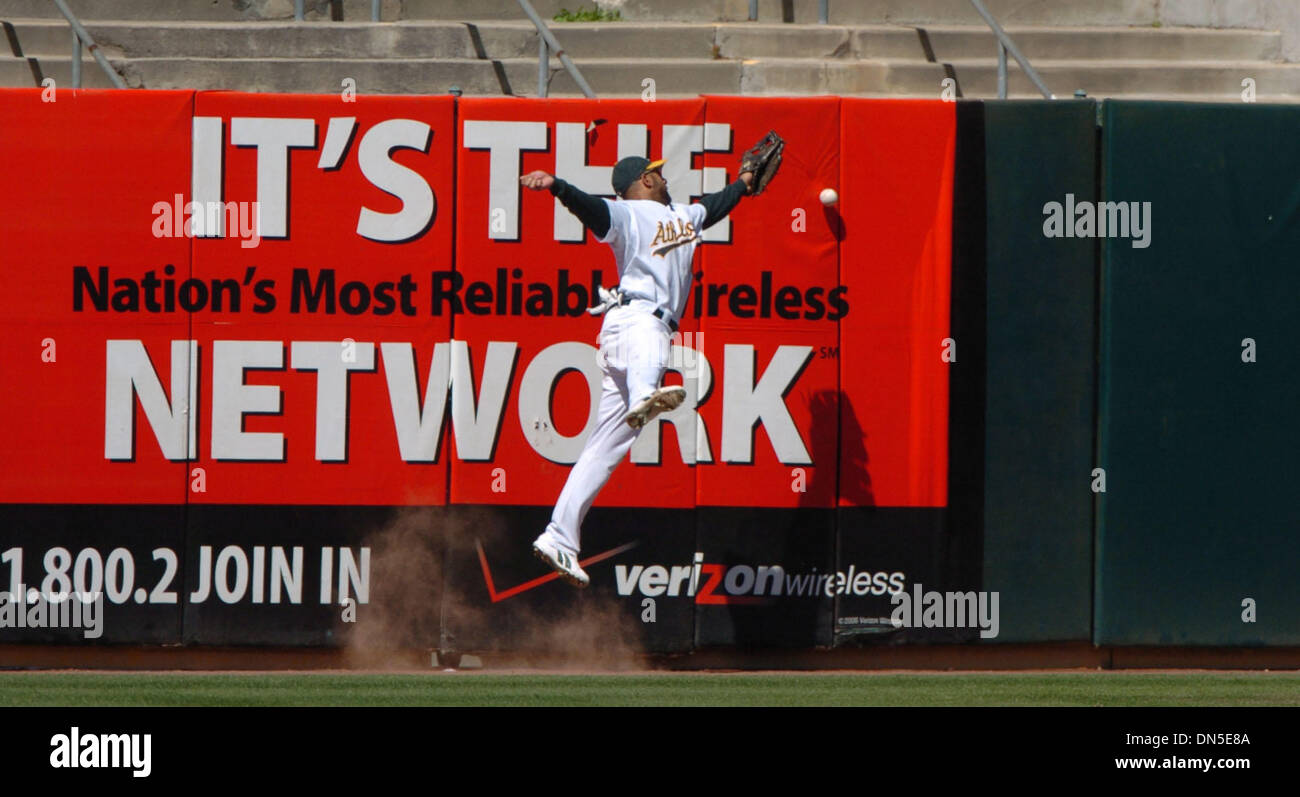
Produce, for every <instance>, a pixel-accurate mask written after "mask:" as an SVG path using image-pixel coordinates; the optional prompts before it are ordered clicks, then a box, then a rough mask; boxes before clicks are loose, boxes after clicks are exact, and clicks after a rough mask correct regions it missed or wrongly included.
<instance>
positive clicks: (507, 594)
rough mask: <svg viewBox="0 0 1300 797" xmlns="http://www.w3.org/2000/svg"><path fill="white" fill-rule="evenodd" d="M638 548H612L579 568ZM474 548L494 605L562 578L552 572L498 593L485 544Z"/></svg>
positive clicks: (480, 543) (584, 560) (625, 546)
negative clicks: (484, 547)
mask: <svg viewBox="0 0 1300 797" xmlns="http://www.w3.org/2000/svg"><path fill="white" fill-rule="evenodd" d="M636 546H637V543H635V542H629V543H625V544H623V545H620V546H618V547H617V548H610V549H609V550H608V551H605V552H604V553H598V554H596V555H595V556H591V557H588V558H586V559H581V560H579V561H578V566H579V567H583V568H585V567H588V566H589V565H594V564H596V563H597V562H603V561H605V560H606V559H610V558H613V557H615V556H618V555H619V554H621V553H623V552H624V551H630V550H632V549H633V548H635V547H636ZM474 547H476V548H477V549H478V562H479V565H480V566H482V568H483V583H484V584H486V585H487V591H488V597H490V598H492V602H493V603H500V602H501V601H503V600H505V599H507V598H513V597H514V596H516V595H518V594H520V593H522V592H527V591H528V590H530V589H536V588H537V587H540V586H541V585H543V584H545V583H547V582H548V581H554V580H555V579H557V578H559V577H560V574H559V573H557V572H555V571H551V572H550V573H547V574H546V575H544V576H540V577H538V578H534V579H533V580H531V581H525V582H524V583H522V584H519V585H517V586H513V587H510V588H509V589H504V590H501V591H500V592H497V588H496V583H495V582H493V580H492V568H491V567H489V566H488V560H487V553H486V552H485V551H484V550H483V543H482V542H481V541H479V540H475V541H474Z"/></svg>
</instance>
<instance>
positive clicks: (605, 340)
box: [547, 199, 707, 558]
mask: <svg viewBox="0 0 1300 797" xmlns="http://www.w3.org/2000/svg"><path fill="white" fill-rule="evenodd" d="M602 201H604V202H605V203H607V204H608V206H609V217H610V224H609V232H608V233H606V235H605V236H604V237H603V238H601V239H600V241H601V243H606V244H609V246H610V248H612V249H613V250H614V260H615V263H616V264H617V265H618V275H619V290H620V291H621V292H622V294H623V296H624V297H625V300H626V301H627V303H626V304H623V305H620V306H617V307H614V308H613V309H611V310H609V311H608V312H607V313H606V314H605V320H604V323H603V324H602V325H601V329H600V336H599V338H598V342H599V344H600V354H599V362H600V367H601V370H602V371H603V372H604V379H603V386H602V392H601V397H600V406H599V408H598V410H597V414H596V428H595V429H594V430H593V431H592V433H591V436H590V437H588V438H587V442H586V444H585V445H584V447H583V449H582V454H581V455H579V457H578V461H577V462H576V463H575V464H574V466H573V469H572V470H571V471H569V478H568V481H566V482H565V484H564V489H563V490H561V492H560V497H559V499H558V500H557V501H556V504H555V511H554V513H553V514H552V515H551V522H550V524H549V525H548V526H547V530H548V531H549V532H550V536H551V538H552V540H553V541H554V542H555V544H556V545H557V546H559V547H561V548H563V549H565V550H567V551H568V552H569V553H570V554H573V555H574V557H575V558H576V556H577V553H578V550H579V547H580V540H581V529H582V521H583V519H584V518H586V516H587V510H589V509H591V504H592V502H593V501H595V500H596V495H597V494H598V493H599V492H600V490H601V488H603V487H604V486H605V483H606V482H607V481H609V477H610V476H611V475H612V474H613V473H614V469H615V468H616V467H618V464H619V463H620V462H622V461H623V458H624V457H625V456H627V453H628V450H629V449H631V448H632V443H633V441H635V440H636V436H637V434H638V433H639V432H640V430H639V429H633V428H632V427H631V426H629V425H628V424H627V423H626V422H625V421H624V418H625V417H626V416H627V414H628V411H629V409H630V408H631V407H632V406H633V405H634V404H636V403H637V402H639V401H641V400H642V399H645V398H647V397H648V396H649V395H650V394H651V393H652V392H653V391H654V390H655V389H656V388H658V387H659V380H661V379H662V378H663V375H664V371H665V369H666V368H667V365H668V359H669V352H670V350H671V343H670V338H671V335H672V332H673V331H674V327H673V326H672V323H673V322H678V321H679V320H680V319H681V316H682V312H683V311H684V310H685V309H686V301H687V298H688V297H689V295H690V288H691V281H692V267H691V260H692V258H693V257H694V255H695V247H696V246H697V245H699V241H700V232H701V231H702V229H703V227H704V220H705V216H706V212H707V211H706V209H705V207H704V206H703V205H701V204H698V203H696V204H691V205H686V204H682V203H680V202H673V203H671V204H668V205H664V204H662V203H660V202H656V201H654V200H650V199H632V200H619V201H611V200H608V199H605V200H602ZM656 312H657V313H658V315H656Z"/></svg>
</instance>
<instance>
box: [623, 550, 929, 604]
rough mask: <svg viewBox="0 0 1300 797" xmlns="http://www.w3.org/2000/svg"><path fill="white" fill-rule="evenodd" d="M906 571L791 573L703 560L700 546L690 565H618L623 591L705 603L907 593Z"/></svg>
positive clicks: (771, 567)
mask: <svg viewBox="0 0 1300 797" xmlns="http://www.w3.org/2000/svg"><path fill="white" fill-rule="evenodd" d="M906 581H907V576H906V574H904V573H903V572H901V571H895V572H892V573H891V572H887V571H883V570H882V571H878V572H873V571H870V570H858V568H857V565H850V566H849V569H848V570H840V571H833V572H827V573H819V572H817V568H813V569H812V570H811V571H809V572H804V573H787V572H786V571H785V568H783V567H782V566H781V565H759V566H757V567H751V566H749V565H743V564H740V565H731V566H730V567H728V566H726V565H723V564H718V563H713V562H706V561H704V554H703V553H702V552H700V551H697V552H696V553H695V557H694V559H693V560H692V562H691V564H689V565H672V566H665V565H648V566H647V565H616V566H615V567H614V582H615V589H616V591H617V592H618V594H619V595H633V594H636V595H644V596H646V597H650V598H657V597H660V596H668V597H688V598H694V599H695V603H697V604H701V605H731V606H737V605H742V606H743V605H761V604H765V603H771V602H773V601H774V600H775V599H777V598H782V597H785V598H817V597H827V598H830V597H834V596H835V595H859V596H861V595H884V594H886V593H888V594H891V595H892V594H895V593H898V592H902V590H903V588H904V585H905V583H906Z"/></svg>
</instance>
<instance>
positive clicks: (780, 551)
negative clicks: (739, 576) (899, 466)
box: [700, 390, 876, 650]
mask: <svg viewBox="0 0 1300 797" xmlns="http://www.w3.org/2000/svg"><path fill="white" fill-rule="evenodd" d="M808 410H809V415H810V417H811V418H812V422H811V426H810V427H809V430H808V437H807V438H805V443H806V444H807V445H808V449H809V453H810V455H811V458H812V461H813V463H814V465H816V467H815V468H813V469H811V470H810V471H809V473H810V476H809V482H808V483H807V485H806V487H807V489H806V490H805V491H804V492H802V493H801V494H800V496H799V499H798V501H797V502H796V506H794V507H791V508H787V509H771V508H759V507H750V508H747V509H734V510H731V511H730V513H729V515H730V516H729V517H727V518H726V520H725V521H723V522H721V523H719V524H717V525H715V526H714V528H713V530H712V532H711V533H710V534H709V536H710V537H712V538H713V539H714V540H716V541H718V542H720V543H722V547H721V551H720V553H721V561H722V563H723V564H724V567H727V568H730V567H732V566H734V565H748V566H750V567H754V568H756V569H757V568H758V567H759V566H763V567H771V566H774V565H779V566H780V567H781V568H783V570H784V572H785V573H786V574H787V575H789V576H791V577H792V578H793V579H794V580H795V582H796V583H797V582H798V581H799V580H800V579H803V578H804V577H806V576H809V575H813V576H814V577H815V576H816V575H823V574H828V573H829V574H834V573H835V572H836V571H837V569H838V568H839V564H838V563H837V562H836V533H837V528H838V526H837V523H838V511H837V509H836V508H835V507H836V502H837V496H839V497H843V498H844V499H845V500H847V501H849V502H851V503H852V504H853V505H855V506H875V503H876V501H875V495H874V493H873V491H872V485H871V476H870V474H869V473H868V468H867V466H868V462H869V460H870V457H869V455H868V452H867V435H866V433H865V432H864V431H863V429H862V426H861V424H860V423H859V421H858V417H857V413H856V412H855V411H854V408H853V404H852V402H851V401H849V400H848V398H847V397H845V396H844V395H843V394H842V393H841V392H840V391H838V390H822V391H818V392H816V393H814V394H813V395H812V397H811V398H810V399H809V401H808ZM837 463H838V465H839V467H838V468H837V467H836V465H837ZM828 481H829V482H830V483H829V484H827V482H828ZM828 496H829V500H828ZM718 519H719V520H721V518H718ZM765 597H767V598H770V599H771V600H770V601H769V602H767V603H765V604H762V605H757V606H755V605H746V604H739V605H729V606H727V607H726V610H727V611H726V620H725V621H723V622H721V623H717V622H716V621H710V620H709V619H708V613H707V612H705V613H704V614H703V615H702V617H701V619H702V622H703V623H704V624H705V627H704V628H702V629H701V633H700V641H701V642H702V643H704V644H705V645H708V644H734V645H736V646H737V647H740V648H745V649H751V650H753V649H759V648H808V647H824V646H828V645H830V644H831V643H832V629H833V627H834V625H833V624H834V613H835V598H834V597H828V596H826V595H824V594H819V595H816V596H813V595H811V594H809V593H807V592H805V593H803V594H801V595H800V594H791V590H790V589H789V587H788V586H787V583H786V582H783V584H782V594H781V596H780V597H773V596H771V595H770V594H768V595H766V596H765Z"/></svg>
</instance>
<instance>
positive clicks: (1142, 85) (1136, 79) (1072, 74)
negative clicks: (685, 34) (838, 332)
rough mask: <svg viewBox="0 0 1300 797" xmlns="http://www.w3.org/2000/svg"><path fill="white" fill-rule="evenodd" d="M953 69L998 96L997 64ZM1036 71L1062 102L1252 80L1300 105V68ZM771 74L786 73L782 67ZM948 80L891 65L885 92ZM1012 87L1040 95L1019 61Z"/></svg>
mask: <svg viewBox="0 0 1300 797" xmlns="http://www.w3.org/2000/svg"><path fill="white" fill-rule="evenodd" d="M951 67H952V69H953V74H954V75H955V77H956V80H957V86H958V87H959V88H960V89H961V93H962V95H963V96H966V97H984V98H989V97H996V96H997V67H996V65H990V64H988V63H984V62H964V61H957V62H954V63H952V64H951ZM751 68H754V67H751ZM1034 68H1035V69H1036V70H1038V72H1039V74H1040V75H1041V76H1042V78H1043V81H1044V82H1045V83H1046V84H1047V86H1048V88H1050V89H1051V90H1052V91H1053V92H1054V93H1055V94H1056V96H1057V97H1058V98H1067V97H1070V96H1072V95H1073V94H1074V91H1075V90H1076V89H1083V90H1084V91H1086V92H1087V94H1088V96H1090V97H1136V96H1145V97H1164V98H1165V99H1206V98H1230V99H1231V100H1232V101H1236V102H1240V101H1241V96H1240V95H1241V92H1242V90H1243V89H1242V85H1241V84H1242V80H1243V79H1245V78H1251V79H1253V80H1254V81H1255V91H1256V98H1257V100H1258V101H1260V102H1295V101H1300V64H1265V63H1260V62H1242V63H1225V62H1194V61H1193V62H1177V63H1174V62H1165V61H1154V62H1153V61H1128V62H1113V63H1112V62H1107V63H1097V62H1082V61H1039V62H1035V63H1034ZM772 71H773V72H776V73H777V74H780V73H781V72H782V70H781V69H780V68H779V67H776V68H773V69H772ZM945 77H947V72H946V70H945V69H944V67H943V66H942V65H939V64H916V63H906V62H897V61H896V62H891V63H890V64H889V75H888V85H887V87H886V93H888V94H891V95H907V96H926V95H929V96H935V95H937V94H938V93H939V90H940V89H939V87H940V85H941V81H942V80H943V79H944V78H945ZM1007 89H1008V94H1009V95H1011V96H1026V97H1039V96H1040V95H1039V94H1038V92H1037V91H1036V90H1035V89H1034V87H1033V85H1032V84H1031V83H1030V82H1029V79H1028V78H1027V77H1025V75H1024V74H1023V73H1022V72H1021V71H1020V69H1019V67H1018V66H1017V65H1016V64H1014V63H1012V64H1011V66H1010V68H1009V69H1008V76H1007Z"/></svg>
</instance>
